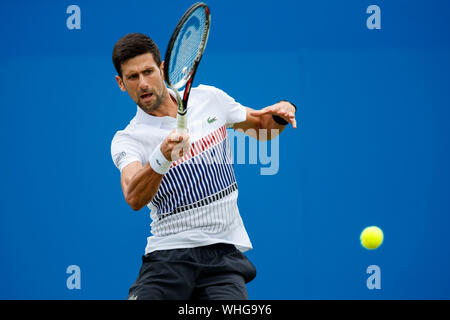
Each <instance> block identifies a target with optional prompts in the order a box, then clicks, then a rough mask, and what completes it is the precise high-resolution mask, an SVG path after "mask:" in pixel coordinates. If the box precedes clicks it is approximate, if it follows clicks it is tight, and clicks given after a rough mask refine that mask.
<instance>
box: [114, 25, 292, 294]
mask: <svg viewBox="0 0 450 320" xmlns="http://www.w3.org/2000/svg"><path fill="white" fill-rule="evenodd" d="M112 59H113V63H114V66H115V69H116V71H117V75H116V77H115V78H116V80H117V83H118V85H119V87H120V89H121V90H122V91H124V92H125V91H126V92H128V94H129V96H130V97H131V98H132V99H133V101H134V102H135V103H136V104H137V112H136V115H135V116H134V118H133V119H132V120H131V121H130V123H129V124H128V125H127V126H126V128H125V129H123V130H120V131H117V133H116V134H115V136H114V138H113V140H112V143H111V155H112V158H113V161H114V163H115V165H116V166H117V168H118V169H119V170H120V172H121V185H122V190H123V194H124V197H125V200H126V201H127V203H128V204H129V205H130V206H131V208H133V210H140V209H142V208H143V207H145V206H147V207H148V208H149V209H150V210H151V211H150V217H151V219H152V222H151V234H152V235H151V236H150V237H148V238H147V246H146V248H145V254H144V255H143V257H142V266H141V269H140V272H139V276H138V277H137V279H136V281H135V282H134V284H132V286H131V288H130V290H129V294H128V299H170V300H175V299H183V300H187V299H206V300H217V299H227V300H237V299H248V293H247V288H246V283H248V282H249V281H251V280H253V278H254V277H255V276H256V269H255V267H254V265H253V264H252V263H251V262H250V261H249V259H248V258H247V257H246V256H245V255H244V254H243V253H242V252H245V251H247V250H249V249H252V244H251V242H250V239H249V237H248V235H247V232H246V230H245V227H244V224H243V221H242V218H241V216H240V213H239V209H238V206H237V198H238V188H237V184H236V178H235V175H234V171H233V166H232V157H231V150H230V146H229V142H228V140H227V127H232V128H234V129H235V130H238V129H240V130H242V131H243V132H244V133H245V132H251V133H252V134H253V135H255V137H256V138H262V136H263V135H261V137H260V135H259V132H260V131H259V130H260V129H266V130H268V132H269V133H270V130H271V129H277V130H279V132H281V131H283V129H284V128H285V127H286V125H287V124H288V123H290V124H291V125H292V126H293V127H294V128H295V127H296V120H295V111H296V108H295V106H294V105H293V104H291V103H289V102H287V101H281V102H278V103H276V104H274V105H271V106H268V107H266V108H263V109H262V110H258V111H256V110H253V109H250V108H247V107H244V106H242V105H241V104H239V103H238V102H236V101H235V100H234V99H233V98H231V97H230V96H228V95H227V94H226V93H225V92H224V91H222V90H220V89H217V88H215V87H212V86H206V85H200V86H198V87H195V88H193V89H192V91H191V95H190V98H189V101H188V108H187V110H188V114H187V119H188V120H187V127H188V133H187V134H178V133H177V132H176V130H175V128H176V116H177V103H176V99H175V96H174V93H173V92H171V90H170V89H169V88H167V87H166V85H165V82H164V77H163V68H164V62H162V61H161V56H160V52H159V49H158V47H157V46H156V44H155V43H154V42H153V41H152V40H151V39H150V38H149V37H148V36H146V35H143V34H138V33H132V34H127V35H125V36H124V37H122V38H121V39H120V40H119V41H118V42H117V43H116V44H115V46H114V49H113V54H112ZM249 129H253V130H249ZM254 133H256V134H254ZM269 138H273V136H272V137H271V136H270V135H269Z"/></svg>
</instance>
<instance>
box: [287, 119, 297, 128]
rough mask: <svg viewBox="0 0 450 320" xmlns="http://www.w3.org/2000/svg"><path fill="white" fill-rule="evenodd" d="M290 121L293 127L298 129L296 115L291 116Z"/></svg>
mask: <svg viewBox="0 0 450 320" xmlns="http://www.w3.org/2000/svg"><path fill="white" fill-rule="evenodd" d="M288 121H289V123H290V124H291V125H292V128H294V129H297V120H295V116H294V117H290V118H289V120H288Z"/></svg>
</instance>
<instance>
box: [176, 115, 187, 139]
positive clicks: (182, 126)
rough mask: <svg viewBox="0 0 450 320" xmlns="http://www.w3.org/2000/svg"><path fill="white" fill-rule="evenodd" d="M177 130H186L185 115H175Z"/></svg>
mask: <svg viewBox="0 0 450 320" xmlns="http://www.w3.org/2000/svg"><path fill="white" fill-rule="evenodd" d="M177 132H178V133H180V134H184V133H186V132H187V126H186V116H185V115H184V116H180V115H179V114H178V115H177Z"/></svg>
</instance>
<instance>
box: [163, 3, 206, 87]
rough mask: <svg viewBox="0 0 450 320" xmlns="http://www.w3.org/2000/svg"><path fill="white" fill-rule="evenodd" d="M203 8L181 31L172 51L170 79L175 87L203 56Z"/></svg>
mask: <svg viewBox="0 0 450 320" xmlns="http://www.w3.org/2000/svg"><path fill="white" fill-rule="evenodd" d="M206 28H207V25H206V14H205V11H204V9H203V8H199V9H197V10H195V11H194V12H193V13H192V14H191V16H190V17H189V18H188V19H187V20H186V22H185V24H184V25H183V27H182V29H181V30H180V32H179V34H178V36H177V38H176V40H175V42H174V46H173V49H172V56H171V62H170V66H169V78H170V82H171V83H172V84H173V85H174V87H178V86H180V85H179V84H182V82H183V79H184V78H186V76H187V75H188V74H189V73H190V72H191V70H192V67H193V65H194V62H195V60H196V58H197V57H198V56H199V55H200V54H201V52H200V51H201V50H202V49H203V46H204V44H203V42H204V40H205V39H204V38H205V33H206V32H207V30H206Z"/></svg>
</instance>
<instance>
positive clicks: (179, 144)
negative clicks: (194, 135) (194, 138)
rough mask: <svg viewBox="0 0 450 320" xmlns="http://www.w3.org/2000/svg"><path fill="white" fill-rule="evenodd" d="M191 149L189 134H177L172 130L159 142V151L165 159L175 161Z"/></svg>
mask: <svg viewBox="0 0 450 320" xmlns="http://www.w3.org/2000/svg"><path fill="white" fill-rule="evenodd" d="M190 150H191V140H190V137H189V134H187V133H185V134H179V133H177V131H176V129H175V130H173V131H172V132H171V133H170V134H169V135H168V136H167V137H166V139H164V141H163V142H162V143H161V152H162V154H163V155H164V157H165V158H166V159H167V160H170V161H177V160H178V159H180V158H182V157H184V156H185V155H186V154H188V153H189V151H190Z"/></svg>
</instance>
